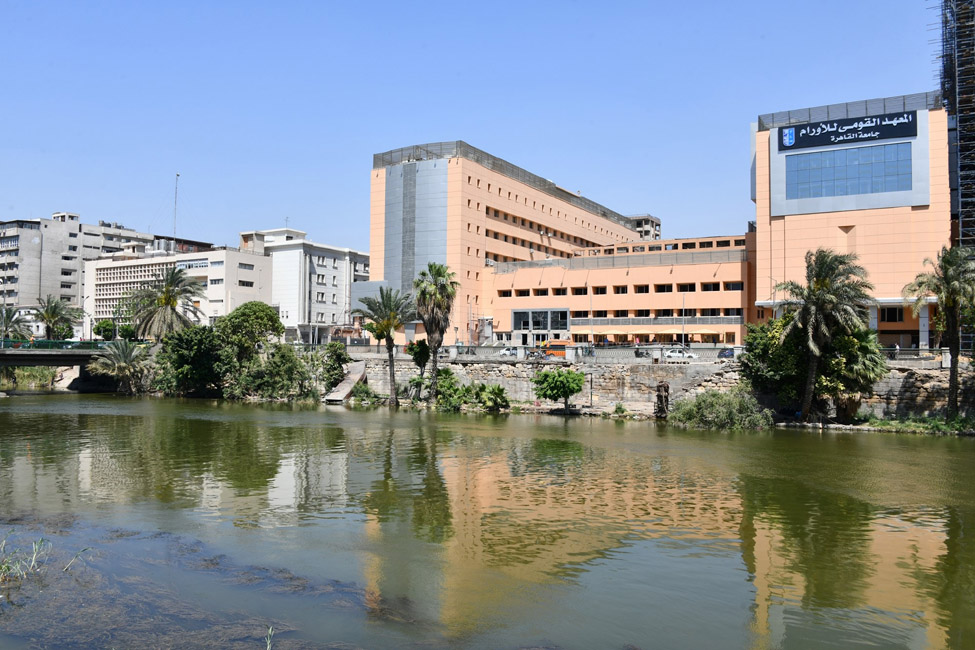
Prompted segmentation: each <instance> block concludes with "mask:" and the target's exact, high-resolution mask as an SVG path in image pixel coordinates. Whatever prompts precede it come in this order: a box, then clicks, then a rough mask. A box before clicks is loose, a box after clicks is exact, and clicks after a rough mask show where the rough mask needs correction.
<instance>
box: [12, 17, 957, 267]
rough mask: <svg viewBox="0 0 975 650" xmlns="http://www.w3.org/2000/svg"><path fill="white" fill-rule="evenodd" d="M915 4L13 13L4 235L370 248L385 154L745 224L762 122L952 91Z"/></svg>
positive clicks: (702, 227) (679, 232)
mask: <svg viewBox="0 0 975 650" xmlns="http://www.w3.org/2000/svg"><path fill="white" fill-rule="evenodd" d="M937 19H938V14H937V13H936V12H935V11H933V10H932V9H930V8H928V7H927V3H925V2H921V0H910V1H907V0H883V1H874V0H846V1H844V2H834V1H832V0H830V1H821V2H803V3H791V2H781V1H779V2H765V1H757V2H728V1H722V2H696V3H686V2H685V3H680V2H677V3H675V2H666V3H665V2H649V1H648V2H618V3H613V2H609V3H596V2H568V1H567V2H552V3H548V2H521V3H507V2H484V3H473V2H449V3H447V2H444V3H437V2H421V3H402V2H398V3H383V2H370V3H366V2H362V3H359V2H347V3H338V2H336V3H328V2H269V1H268V2H261V3H258V2H182V1H174V2H166V3H150V2H134V3H133V2H129V3H123V2H118V3H106V2H44V3H38V2H11V1H8V0H0V61H2V62H3V63H2V65H0V118H2V120H3V125H4V128H3V129H2V131H0V220H2V219H16V218H31V217H34V218H36V217H46V216H49V215H50V214H51V213H52V212H55V211H60V210H67V211H71V212H76V213H79V214H81V216H82V220H83V221H86V222H97V220H99V219H106V220H111V221H120V222H122V223H124V224H126V225H127V226H129V227H132V228H136V229H139V230H150V231H152V232H159V233H171V232H172V229H173V189H174V187H173V186H174V181H175V176H176V173H177V172H178V173H179V174H180V179H179V206H178V211H177V224H176V229H177V234H179V235H180V236H182V237H188V238H191V239H202V240H206V241H213V242H215V243H218V244H231V245H234V244H236V243H237V233H238V232H239V231H240V230H250V229H259V228H269V227H280V226H283V225H284V224H285V219H286V218H287V219H288V223H289V225H291V226H292V227H296V228H300V229H302V230H305V231H307V232H308V234H309V236H310V237H311V238H312V239H314V240H316V241H321V242H327V243H330V244H335V245H339V246H350V247H353V248H358V249H362V250H368V245H369V233H368V221H369V170H370V168H371V165H372V154H374V153H377V152H381V151H386V150H389V149H394V148H398V147H403V146H408V145H411V144H419V143H424V142H437V141H446V140H465V141H467V142H469V143H470V144H472V145H474V146H475V147H478V148H480V149H483V150H485V151H488V152H489V153H491V154H494V155H496V156H499V157H501V158H504V159H506V160H508V161H510V162H512V163H514V164H516V165H519V166H521V167H524V168H525V169H528V170H529V171H532V172H534V173H536V174H539V175H541V176H544V177H545V178H549V179H551V180H554V181H555V182H556V183H558V184H559V185H561V186H562V187H565V188H567V189H571V190H581V191H582V193H583V194H584V195H585V196H587V197H589V198H591V199H593V200H595V201H598V202H600V203H603V204H605V205H606V206H608V207H610V208H612V209H614V210H616V211H618V212H621V213H623V214H636V213H644V212H650V213H652V214H655V215H657V216H659V217H660V218H661V219H662V220H663V234H664V236H665V237H683V236H704V235H711V234H731V233H738V232H744V230H745V228H746V223H747V221H748V220H750V219H753V218H754V206H753V204H752V202H751V201H750V200H749V186H748V178H749V124H750V123H751V122H754V121H755V119H756V116H757V115H758V114H760V113H768V112H773V111H777V110H787V109H792V108H803V107H807V106H818V105H822V104H828V103H835V102H843V101H851V100H858V99H868V98H874V97H886V96H890V95H900V94H908V93H914V92H923V91H927V90H932V89H935V88H936V87H937V78H936V71H937V68H936V63H935V62H934V60H933V59H934V56H935V55H936V54H937V47H936V45H934V44H932V43H931V41H932V40H936V39H937V38H938V37H939V32H938V31H937V30H936V29H933V28H932V25H933V24H935V23H936V22H937Z"/></svg>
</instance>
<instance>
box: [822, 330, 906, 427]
mask: <svg viewBox="0 0 975 650" xmlns="http://www.w3.org/2000/svg"><path fill="white" fill-rule="evenodd" d="M826 366H827V368H826V371H825V375H826V377H827V378H829V382H828V384H829V386H830V388H831V389H832V391H831V392H832V395H833V397H834V399H835V401H836V415H837V417H838V418H840V419H841V420H844V421H846V422H850V421H852V419H853V417H854V416H855V415H856V414H857V411H858V410H859V409H860V399H861V396H862V395H863V393H866V392H867V391H869V390H870V389H871V388H873V385H874V384H876V383H877V382H878V381H880V380H881V379H883V378H884V377H886V376H887V373H888V372H889V370H890V369H889V368H888V367H887V359H886V358H885V357H884V353H883V351H882V350H881V349H880V340H879V339H878V338H877V333H876V332H874V331H873V330H869V329H860V330H856V331H854V332H852V333H851V334H844V335H841V336H838V337H836V338H835V339H834V340H833V343H832V345H831V346H830V354H829V359H828V360H827V363H826Z"/></svg>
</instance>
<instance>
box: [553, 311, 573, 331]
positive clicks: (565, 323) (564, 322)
mask: <svg viewBox="0 0 975 650" xmlns="http://www.w3.org/2000/svg"><path fill="white" fill-rule="evenodd" d="M552 329H553V330H567V329H569V319H568V312H565V311H553V312H552Z"/></svg>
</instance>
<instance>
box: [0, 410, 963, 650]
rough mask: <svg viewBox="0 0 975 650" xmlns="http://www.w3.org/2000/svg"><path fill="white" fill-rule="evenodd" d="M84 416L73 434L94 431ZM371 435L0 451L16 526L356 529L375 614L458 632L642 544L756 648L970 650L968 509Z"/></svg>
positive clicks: (650, 459) (187, 426) (163, 431)
mask: <svg viewBox="0 0 975 650" xmlns="http://www.w3.org/2000/svg"><path fill="white" fill-rule="evenodd" d="M84 420H85V416H77V417H76V418H75V419H74V420H73V421H71V422H66V423H65V426H70V427H77V429H76V430H80V431H93V430H95V429H94V427H92V426H90V423H88V422H85V421H84ZM373 434H374V435H370V436H367V437H363V438H354V439H350V438H349V437H347V436H346V434H345V432H344V431H343V430H342V429H340V428H334V427H333V428H312V427H308V428H304V429H302V428H297V429H294V428H293V429H287V428H279V427H273V426H260V425H255V424H254V423H251V422H247V423H236V422H234V421H231V420H225V421H221V422H219V423H212V422H209V423H203V424H201V423H199V422H195V423H194V422H193V421H184V422H181V421H178V420H177V421H169V422H161V423H158V424H154V423H153V420H152V419H151V418H146V419H142V420H140V426H139V429H138V431H134V430H133V428H132V423H131V422H130V421H128V420H127V419H125V418H115V419H114V420H113V419H112V418H107V423H106V418H105V417H102V418H101V419H100V420H99V422H98V427H97V433H92V434H89V435H85V436H81V437H79V438H77V439H76V440H75V441H74V442H73V443H69V442H65V443H63V444H61V445H60V446H59V445H57V444H49V445H48V446H46V447H44V448H40V449H39V448H38V446H37V444H36V443H35V444H34V445H33V446H31V445H30V444H27V445H21V446H18V447H16V448H13V449H12V448H9V447H8V449H6V450H5V451H3V452H0V472H2V475H0V476H2V478H3V481H2V484H0V498H2V499H3V502H4V503H5V504H6V505H5V510H6V511H7V512H11V513H16V512H26V511H33V512H45V511H52V510H58V509H67V510H72V509H74V508H76V507H77V505H78V504H80V503H82V502H92V501H94V502H116V503H132V502H138V501H145V500H154V501H157V502H162V503H170V504H172V505H173V506H174V507H177V508H181V509H185V510H190V511H200V512H203V513H208V514H209V515H217V517H216V518H217V519H230V520H232V521H233V522H234V524H235V525H238V526H294V525H297V524H298V523H301V522H302V521H303V520H305V519H306V518H307V517H309V516H313V517H318V516H320V515H322V514H323V513H328V514H330V515H332V516H336V517H338V516H341V517H347V518H358V520H360V521H361V522H362V524H361V525H362V531H363V532H362V548H361V549H359V550H358V551H356V553H358V555H359V556H360V559H361V562H362V572H363V575H362V581H363V583H364V585H365V589H366V594H367V596H366V602H367V605H368V606H369V608H370V609H371V611H372V612H373V613H374V614H376V615H377V616H384V617H387V618H388V617H389V615H390V612H396V613H397V614H396V615H399V616H403V617H405V618H410V617H417V618H425V619H429V620H436V621H438V622H439V623H440V624H441V625H442V626H443V627H444V629H445V630H446V631H447V632H448V633H449V634H451V635H454V636H458V637H460V636H465V635H468V634H472V633H476V632H477V631H478V630H479V629H482V626H483V625H485V621H489V620H513V619H517V618H518V617H519V616H530V613H529V612H530V611H531V609H532V607H533V602H532V599H535V598H538V597H539V594H544V593H545V588H546V587H550V586H552V585H572V584H575V583H576V582H577V581H578V579H579V577H580V576H582V575H583V574H584V573H585V572H587V571H588V570H590V568H591V566H592V564H593V563H594V562H595V561H599V560H605V559H606V558H611V557H612V556H613V553H614V551H617V550H618V549H621V548H626V547H629V546H631V545H632V544H633V542H634V541H635V540H639V541H666V543H668V544H676V545H682V546H684V547H686V548H689V549H694V550H695V552H706V553H708V554H719V555H721V556H723V557H727V558H729V559H730V560H735V561H737V562H738V563H739V564H740V565H742V566H743V567H744V571H743V580H745V581H747V582H748V583H750V584H749V585H747V586H745V587H744V588H745V589H747V590H750V592H751V597H752V599H753V606H752V616H753V619H752V621H751V622H750V625H751V629H752V637H753V639H754V643H755V647H783V646H791V645H803V644H807V643H808V644H815V643H817V642H822V641H824V639H823V638H819V637H817V634H821V633H822V630H823V629H824V627H828V628H830V637H829V638H830V640H831V641H832V642H834V643H839V644H841V645H842V644H843V643H844V642H846V643H853V642H855V640H856V639H857V638H859V635H861V634H862V632H863V631H864V630H869V631H870V634H871V636H872V638H875V639H882V640H885V641H886V642H888V643H889V644H890V645H902V646H908V647H945V646H952V647H960V646H962V645H965V644H971V643H975V623H973V621H975V612H973V609H972V608H973V606H975V605H973V602H975V596H973V595H975V510H973V509H971V508H960V507H942V508H934V509H930V510H918V511H892V510H878V509H876V508H875V507H873V506H871V505H869V504H867V503H865V502H863V501H860V500H858V499H857V498H855V497H853V496H849V495H846V494H843V493H839V492H834V491H828V490H825V489H823V490H816V489H810V488H809V486H808V481H805V482H803V481H800V480H796V479H791V478H767V477H762V476H758V475H752V474H750V473H747V472H741V471H732V470H730V469H727V468H728V467H731V466H733V465H734V463H733V462H730V461H729V460H728V459H727V458H720V457H718V458H715V457H714V456H713V454H712V455H711V456H704V455H702V456H695V455H692V454H683V455H664V454H661V455H647V454H645V453H626V452H625V451H621V450H619V449H612V448H610V449H603V448H599V447H592V446H587V445H583V444H581V443H580V442H578V441H577V440H570V439H561V438H523V437H508V438H505V437H486V436H465V435H461V434H454V433H450V432H445V431H444V430H442V429H437V428H435V427H423V426H417V427H415V428H414V429H412V430H402V429H400V430H395V431H394V430H387V431H382V432H373ZM725 453H728V454H730V453H732V452H730V451H727V452H725ZM608 561H612V559H609V560H608ZM647 581H648V583H650V582H652V576H647ZM552 593H554V592H552ZM541 597H543V598H544V597H545V596H541ZM824 617H825V618H828V619H829V625H828V626H824V625H823V619H824Z"/></svg>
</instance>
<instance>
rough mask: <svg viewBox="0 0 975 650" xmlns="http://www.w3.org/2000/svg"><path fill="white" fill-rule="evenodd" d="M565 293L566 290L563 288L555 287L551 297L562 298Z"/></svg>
mask: <svg viewBox="0 0 975 650" xmlns="http://www.w3.org/2000/svg"><path fill="white" fill-rule="evenodd" d="M566 293H568V290H567V289H566V288H565V287H555V288H554V289H552V295H553V296H564V295H565V294H566Z"/></svg>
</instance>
